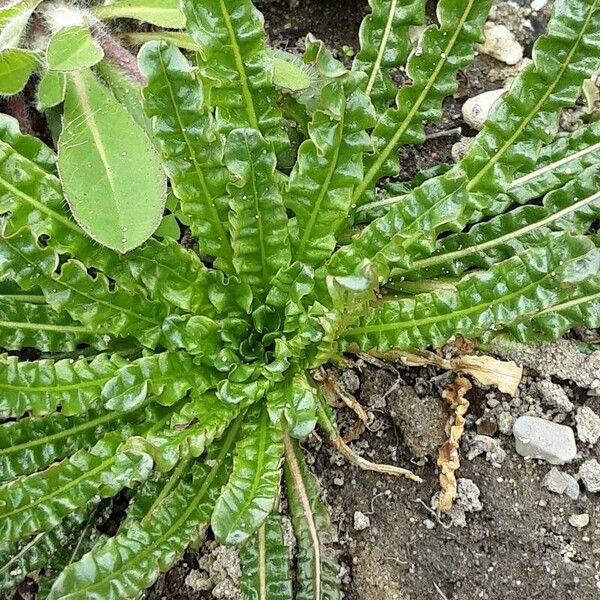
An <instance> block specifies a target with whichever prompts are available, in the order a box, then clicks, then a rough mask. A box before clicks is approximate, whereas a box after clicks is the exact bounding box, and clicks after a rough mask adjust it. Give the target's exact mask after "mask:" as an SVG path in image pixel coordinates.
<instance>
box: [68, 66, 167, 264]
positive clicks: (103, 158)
mask: <svg viewBox="0 0 600 600" xmlns="http://www.w3.org/2000/svg"><path fill="white" fill-rule="evenodd" d="M115 131H118V132H119V135H117V136H115V134H114V133H115ZM58 147H59V155H58V168H59V171H60V178H61V181H62V185H63V189H64V193H65V196H66V199H67V201H68V203H69V207H70V209H71V212H72V214H73V216H74V218H75V220H76V221H77V223H78V224H79V225H80V226H81V228H82V229H83V230H84V231H85V232H86V233H87V234H88V235H89V236H90V237H91V238H92V239H94V240H96V241H97V242H99V243H100V244H102V245H104V246H107V247H108V248H111V249H113V250H117V251H118V252H121V253H124V252H127V251H128V250H131V249H133V248H136V247H137V246H140V245H141V244H142V243H143V242H145V241H146V240H147V239H148V238H149V237H150V236H151V235H152V233H154V231H155V230H156V228H157V227H158V225H159V224H160V220H161V218H162V214H163V211H164V208H165V202H166V198H167V183H166V179H165V175H164V173H163V169H162V167H161V164H160V159H159V157H158V154H157V153H156V151H155V149H154V147H153V145H152V143H151V142H150V140H149V138H148V136H147V135H146V132H145V131H144V130H143V129H142V128H141V127H140V126H139V125H138V124H137V123H136V122H135V121H134V120H133V118H132V117H131V115H130V114H129V113H128V112H127V110H126V109H125V108H124V107H123V106H122V105H121V104H120V103H119V102H117V100H116V99H115V97H114V96H113V95H112V94H111V93H110V92H109V90H108V89H107V88H106V87H105V86H104V85H103V84H102V83H101V82H100V81H99V80H98V79H97V78H96V76H95V75H94V74H93V73H92V72H91V71H90V70H87V69H85V70H81V71H73V72H70V73H68V75H67V89H66V95H65V104H64V117H63V130H62V133H61V135H60V140H59V142H58Z"/></svg>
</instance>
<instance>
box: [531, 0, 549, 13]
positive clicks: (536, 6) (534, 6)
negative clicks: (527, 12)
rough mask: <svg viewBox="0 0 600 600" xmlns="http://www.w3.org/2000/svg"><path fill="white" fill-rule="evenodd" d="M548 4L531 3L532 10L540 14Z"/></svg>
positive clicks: (541, 1) (539, 0)
mask: <svg viewBox="0 0 600 600" xmlns="http://www.w3.org/2000/svg"><path fill="white" fill-rule="evenodd" d="M546 4H548V0H533V1H532V3H531V10H534V11H536V12H538V11H540V10H542V9H543V8H544V7H545V6H546Z"/></svg>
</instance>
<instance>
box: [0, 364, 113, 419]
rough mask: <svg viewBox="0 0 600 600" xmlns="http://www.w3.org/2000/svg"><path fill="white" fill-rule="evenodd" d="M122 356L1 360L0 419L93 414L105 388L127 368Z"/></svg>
mask: <svg viewBox="0 0 600 600" xmlns="http://www.w3.org/2000/svg"><path fill="white" fill-rule="evenodd" d="M123 362H124V361H123V359H120V358H119V357H118V356H113V357H109V356H107V355H106V354H100V355H98V356H96V357H95V358H94V359H92V360H87V359H85V358H81V359H79V360H76V361H73V360H71V359H64V360H58V361H54V360H49V359H44V360H39V361H31V362H28V361H20V360H19V359H18V358H17V357H16V356H3V357H1V359H0V417H1V418H3V419H7V418H11V417H12V418H19V417H21V416H23V415H24V414H25V413H26V412H29V413H31V414H32V415H33V416H34V417H40V416H43V415H47V414H49V413H52V412H55V411H56V410H57V409H58V407H60V412H61V414H62V415H65V416H72V415H78V414H81V413H84V412H86V411H87V410H89V409H90V408H91V406H92V404H93V403H94V401H95V400H97V399H99V398H100V393H101V392H102V387H103V386H104V384H105V383H106V382H107V381H109V380H110V379H111V378H112V377H113V376H114V375H115V373H116V372H117V370H118V369H119V367H120V366H121V365H122V364H123Z"/></svg>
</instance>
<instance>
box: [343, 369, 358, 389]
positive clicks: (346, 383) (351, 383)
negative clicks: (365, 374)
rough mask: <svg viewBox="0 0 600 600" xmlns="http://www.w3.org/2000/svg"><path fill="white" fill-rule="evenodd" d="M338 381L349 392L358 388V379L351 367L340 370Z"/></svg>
mask: <svg viewBox="0 0 600 600" xmlns="http://www.w3.org/2000/svg"><path fill="white" fill-rule="evenodd" d="M340 383H341V384H342V387H343V388H344V389H345V390H346V391H347V392H350V393H351V394H353V393H354V392H356V391H358V388H360V379H359V378H358V375H357V374H356V373H355V372H354V371H353V370H352V369H346V370H345V371H343V372H342V374H341V375H340Z"/></svg>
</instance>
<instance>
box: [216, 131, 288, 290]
mask: <svg viewBox="0 0 600 600" xmlns="http://www.w3.org/2000/svg"><path fill="white" fill-rule="evenodd" d="M224 161H225V164H226V165H227V167H228V169H229V170H230V172H231V174H232V177H233V182H232V183H231V184H229V185H228V186H227V188H228V190H229V193H230V200H229V203H230V206H231V213H230V217H229V220H230V223H231V245H232V247H233V265H234V267H235V269H236V271H237V273H238V275H239V276H240V279H241V280H242V281H246V282H247V283H249V284H250V285H251V286H252V287H253V288H254V289H256V290H265V288H266V287H267V285H268V283H269V281H270V280H271V279H272V277H273V276H274V275H275V274H276V273H277V272H278V271H279V269H281V268H284V267H287V266H288V265H289V263H290V260H291V256H290V248H289V241H288V235H287V233H288V230H287V214H286V212H285V207H284V205H283V199H282V196H281V192H280V191H279V188H278V186H277V184H276V182H275V179H274V176H273V175H274V173H275V167H276V163H277V158H276V157H275V154H274V152H273V151H272V150H271V149H270V148H269V145H268V144H267V143H266V142H265V140H264V139H263V138H262V136H261V135H260V133H258V132H257V131H255V130H254V129H235V130H233V131H232V132H231V133H230V134H229V135H228V137H227V142H226V144H225V153H224Z"/></svg>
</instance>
